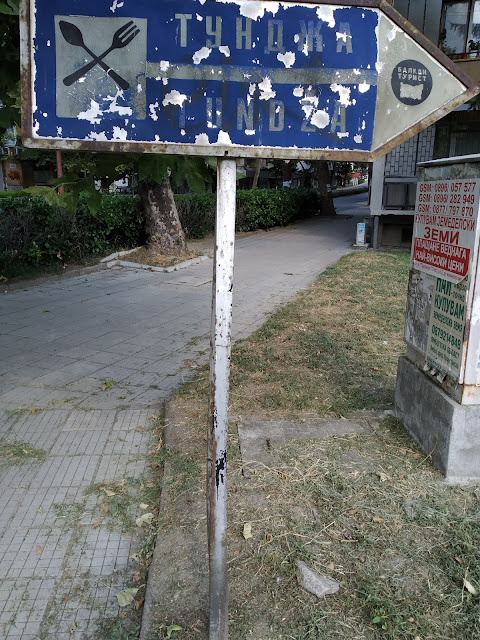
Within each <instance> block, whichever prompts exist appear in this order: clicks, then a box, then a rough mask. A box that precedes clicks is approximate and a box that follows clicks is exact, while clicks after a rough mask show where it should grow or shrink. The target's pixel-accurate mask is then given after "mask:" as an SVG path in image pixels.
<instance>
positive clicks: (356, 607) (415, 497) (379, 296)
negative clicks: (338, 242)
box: [164, 253, 480, 640]
mask: <svg viewBox="0 0 480 640" xmlns="http://www.w3.org/2000/svg"><path fill="white" fill-rule="evenodd" d="M408 265H409V258H408V256H406V255H404V254H381V253H366V254H365V253H363V254H355V255H350V256H347V257H346V258H344V259H342V260H341V261H340V262H339V263H338V264H337V265H335V266H334V267H332V268H330V269H329V270H327V272H325V273H324V274H323V275H322V276H321V277H320V278H319V279H318V280H317V281H316V282H315V283H314V284H313V285H312V286H311V287H309V288H308V289H307V290H306V291H305V292H303V293H301V294H300V295H299V296H298V298H297V299H296V300H295V301H294V302H292V303H291V304H289V305H287V306H286V307H285V308H283V309H280V310H278V311H277V312H276V313H274V314H273V315H272V317H271V318H270V320H269V321H268V322H267V323H266V324H265V325H264V326H263V327H262V328H261V329H260V330H259V331H257V332H256V333H255V334H254V335H253V336H252V337H251V338H250V339H248V340H247V341H244V342H242V343H240V344H237V346H236V347H235V349H234V352H233V356H232V385H231V414H232V415H234V416H235V419H236V421H241V420H242V419H243V418H244V417H248V416H251V415H255V414H256V415H261V416H262V418H263V419H265V418H268V417H270V418H272V419H275V418H280V417H281V418H285V417H288V418H292V419H297V418H301V417H302V416H306V415H312V414H314V415H316V416H319V417H326V416H337V417H338V416H346V417H348V416H349V415H352V413H353V412H357V411H358V410H362V411H363V414H362V415H364V416H365V417H367V419H368V421H369V422H370V424H372V427H373V428H372V432H371V433H367V434H352V435H349V436H341V437H340V436H336V437H333V438H330V439H326V440H315V441H309V442H305V441H301V442H300V441H292V442H290V443H289V444H288V445H287V446H283V447H282V448H278V449H276V450H272V451H271V454H272V464H271V465H269V466H268V467H267V466H265V467H261V468H245V467H244V466H243V465H242V461H241V459H240V454H239V444H238V434H237V430H236V426H235V424H232V425H231V429H230V435H229V440H230V441H229V457H230V463H229V465H230V466H229V481H228V482H229V507H228V508H229V528H228V556H229V588H230V604H229V614H230V616H229V617H230V633H229V637H230V638H232V640H243V639H245V638H250V637H251V638H255V639H256V640H287V639H289V640H316V639H320V638H328V640H347V639H348V640H380V639H383V638H385V639H387V638H390V639H392V640H400V639H406V640H407V639H409V640H433V639H435V640H441V639H444V640H446V639H449V640H457V639H460V638H462V639H470V638H471V639H472V640H473V639H474V638H477V637H480V604H479V598H478V596H475V595H472V593H470V592H469V591H468V589H466V588H465V585H466V584H467V583H468V584H470V585H472V586H473V588H476V589H478V590H479V591H480V551H479V549H480V526H479V525H480V511H479V504H478V501H479V498H480V491H479V490H478V489H477V488H476V487H469V488H467V487H464V488H461V487H452V486H448V485H446V484H445V483H444V482H443V481H442V477H441V476H440V474H439V473H438V472H437V471H436V470H435V469H433V467H432V466H431V463H430V460H429V458H428V456H426V457H425V456H424V455H423V454H421V453H420V452H419V451H418V449H417V448H416V446H415V445H414V443H413V442H412V440H411V439H410V438H409V436H408V435H407V434H406V432H405V431H404V430H403V428H402V427H401V425H399V424H398V423H397V422H396V421H395V420H394V419H393V418H386V419H383V420H375V419H374V418H373V417H372V416H374V415H375V411H372V410H377V413H379V414H381V410H382V409H385V408H389V407H390V406H391V405H392V404H393V394H394V385H395V375H396V362H397V358H398V356H399V355H400V354H401V353H402V352H403V350H404V345H403V325H404V319H405V302H406V289H407V277H408ZM206 394H207V372H206V370H205V371H204V372H203V373H202V374H201V375H199V376H198V377H197V378H196V380H194V381H193V382H191V383H188V384H187V385H186V386H185V387H184V388H183V390H182V392H181V394H180V397H179V398H178V399H177V401H176V402H177V403H179V404H180V405H181V409H182V413H183V415H184V423H185V424H187V425H189V428H190V431H191V433H193V434H194V436H193V438H190V441H189V459H190V461H191V462H196V463H197V465H198V467H199V468H200V469H201V468H202V466H203V464H204V456H205V424H206V416H205V415H204V414H205V408H206V406H207V400H206ZM378 410H380V411H378ZM195 443H196V444H195ZM195 477H196V480H195ZM187 481H188V482H187ZM195 481H196V483H197V488H196V492H197V493H198V495H202V494H203V488H204V477H203V473H202V472H198V473H197V475H196V476H195V474H193V475H192V474H190V475H189V476H187V474H185V477H183V474H182V470H181V469H179V470H178V473H177V474H176V475H175V478H174V484H175V486H176V487H177V492H178V493H179V494H181V492H182V490H183V491H184V490H185V487H186V486H188V487H189V489H188V492H189V494H191V495H193V494H194V493H195V491H194V487H192V482H193V483H195ZM172 504H175V501H174V500H173V502H172ZM164 517H165V521H166V522H168V523H169V526H170V525H171V524H172V519H173V520H175V517H176V514H175V513H174V512H173V510H172V511H171V513H170V515H169V514H167V513H165V514H164ZM246 522H250V523H251V524H252V533H253V537H252V538H251V539H249V540H245V539H244V537H243V535H242V532H243V526H244V524H245V523H246ZM182 526H183V527H192V528H194V527H197V524H196V523H195V522H194V521H193V520H192V521H191V522H190V520H189V514H188V513H185V514H183V515H182ZM298 560H302V561H304V562H305V563H306V564H307V565H308V566H309V567H311V568H312V569H313V570H315V571H317V572H318V573H320V574H322V575H325V576H328V577H330V578H333V579H335V580H337V581H338V582H339V583H340V590H339V592H338V593H337V594H336V595H334V596H327V598H326V599H323V600H318V599H317V598H316V597H314V596H312V595H310V594H308V593H307V592H305V591H304V590H303V589H301V588H300V587H299V585H298V583H297V579H296V562H297V561H298ZM464 580H466V581H467V583H465V582H464ZM176 621H177V622H178V620H176ZM197 627H198V624H197ZM197 627H195V628H194V627H193V626H192V625H191V626H189V625H188V616H187V619H185V623H184V632H183V633H182V637H183V638H184V639H189V638H202V637H205V629H201V630H200V631H199V630H198V628H197Z"/></svg>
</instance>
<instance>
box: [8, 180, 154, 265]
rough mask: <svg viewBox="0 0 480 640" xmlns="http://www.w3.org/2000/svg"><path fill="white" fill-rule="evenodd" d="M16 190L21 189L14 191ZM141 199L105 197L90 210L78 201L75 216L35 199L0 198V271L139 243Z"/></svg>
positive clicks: (78, 258)
mask: <svg viewBox="0 0 480 640" xmlns="http://www.w3.org/2000/svg"><path fill="white" fill-rule="evenodd" d="M19 193H21V192H19ZM143 227H144V223H143V214H142V209H141V204H140V200H139V198H138V197H135V196H134V197H132V196H120V195H119V196H105V197H104V198H103V199H102V207H101V209H100V211H99V212H98V213H96V214H92V213H91V212H90V211H89V209H88V207H87V206H86V203H85V201H84V200H83V199H80V203H79V206H78V207H77V211H76V212H75V214H74V215H70V214H68V213H67V212H66V211H65V209H62V208H58V207H52V206H51V205H49V204H48V203H47V202H46V200H44V199H43V198H38V197H31V196H29V195H24V196H19V195H15V196H10V195H9V196H8V197H1V198H0V269H2V270H3V269H8V267H9V266H12V265H14V264H38V265H48V264H53V263H58V262H59V260H61V261H62V262H75V261H79V260H83V259H85V258H86V257H87V256H92V255H101V254H105V253H108V252H109V251H111V250H115V249H116V248H118V247H133V246H135V245H136V244H138V243H139V242H143V240H144V238H143Z"/></svg>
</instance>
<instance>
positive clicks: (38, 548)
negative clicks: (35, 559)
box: [35, 544, 43, 555]
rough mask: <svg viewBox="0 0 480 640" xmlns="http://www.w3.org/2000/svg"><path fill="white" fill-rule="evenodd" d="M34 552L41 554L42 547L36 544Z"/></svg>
mask: <svg viewBox="0 0 480 640" xmlns="http://www.w3.org/2000/svg"><path fill="white" fill-rule="evenodd" d="M35 553H37V554H38V555H41V554H42V553H43V547H41V546H40V545H39V544H37V546H36V547H35Z"/></svg>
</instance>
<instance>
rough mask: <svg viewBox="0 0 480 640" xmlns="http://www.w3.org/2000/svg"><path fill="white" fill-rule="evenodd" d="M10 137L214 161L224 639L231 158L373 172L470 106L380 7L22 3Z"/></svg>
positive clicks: (213, 556)
mask: <svg viewBox="0 0 480 640" xmlns="http://www.w3.org/2000/svg"><path fill="white" fill-rule="evenodd" d="M20 18H21V52H22V58H21V64H22V104H23V105H25V109H24V112H23V116H22V137H23V141H24V144H25V145H26V146H31V147H40V148H46V149H67V150H90V151H117V152H118V151H124V152H133V153H160V154H180V155H200V156H215V157H218V158H219V163H218V204H217V224H216V239H215V244H216V247H215V273H214V295H213V301H212V352H211V391H210V408H209V426H208V429H209V444H208V493H209V495H208V533H209V550H210V620H211V622H210V638H211V640H217V639H218V640H224V639H225V638H226V637H227V580H226V555H225V554H226V507H225V504H226V503H225V500H226V460H227V452H226V448H227V447H226V435H227V401H228V373H229V367H228V365H229V357H230V345H231V305H232V283H233V248H234V225H235V161H234V160H233V158H281V159H286V160H288V159H290V160H307V161H309V160H339V161H342V160H347V161H367V162H368V161H373V160H375V159H377V158H379V157H380V156H382V155H384V154H385V153H387V152H388V151H390V150H391V149H393V148H394V147H395V146H397V145H398V144H400V143H401V142H403V141H404V140H406V139H408V138H409V137H411V136H412V135H414V134H415V133H417V132H419V131H420V130H422V129H423V128H425V127H427V126H429V125H431V124H432V123H434V122H435V121H436V120H438V119H439V118H441V117H442V116H444V115H446V114H447V113H449V112H450V111H452V110H453V109H455V108H456V107H458V106H459V105H461V104H463V103H464V102H466V101H467V100H468V99H470V98H471V97H473V96H475V95H476V94H477V93H478V88H477V87H476V86H475V85H474V84H473V82H472V81H471V79H470V78H469V77H468V76H467V75H465V74H464V73H462V72H461V71H460V70H459V69H458V68H457V67H456V66H455V64H454V63H453V62H451V61H450V60H449V59H448V58H447V57H446V56H445V55H444V54H442V53H441V52H440V51H439V50H438V49H437V48H436V47H434V46H433V45H432V43H431V42H430V41H429V40H428V39H426V38H425V37H424V36H422V35H421V34H420V33H419V32H418V31H417V30H416V29H414V28H413V27H412V26H411V25H410V24H409V23H408V22H407V21H406V20H405V19H404V18H403V17H402V16H401V15H400V14H398V13H397V12H396V11H395V10H394V9H393V8H392V7H391V5H390V4H389V2H387V0H363V1H361V0H357V1H355V0H331V1H330V2H324V1H323V0H318V1H316V0H303V2H295V1H292V0H286V1H284V2H274V1H273V0H263V1H260V0H182V2H181V3H179V2H177V0H163V1H162V2H158V0H144V1H143V2H141V3H134V2H132V1H131V0H124V1H122V2H118V1H117V0H112V1H111V2H106V3H105V2H104V3H100V2H98V0H21V12H20Z"/></svg>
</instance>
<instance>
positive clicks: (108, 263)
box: [100, 249, 211, 273]
mask: <svg viewBox="0 0 480 640" xmlns="http://www.w3.org/2000/svg"><path fill="white" fill-rule="evenodd" d="M133 251H135V249H133ZM128 253H132V251H121V252H120V253H118V254H112V255H111V256H108V257H106V258H103V260H102V261H101V263H100V264H102V263H103V264H104V265H105V267H104V268H111V267H127V268H130V269H132V268H133V269H144V270H145V271H153V272H157V273H173V272H174V271H178V270H179V269H186V268H187V267H190V266H192V265H195V264H201V263H202V262H205V261H207V260H211V258H210V256H198V258H191V259H190V260H185V262H179V263H178V264H174V265H172V266H171V267H154V266H152V265H151V264H142V263H140V262H129V261H128V260H118V258H117V257H115V256H116V255H118V256H120V255H127V254H128Z"/></svg>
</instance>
